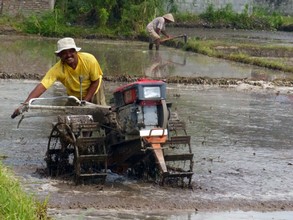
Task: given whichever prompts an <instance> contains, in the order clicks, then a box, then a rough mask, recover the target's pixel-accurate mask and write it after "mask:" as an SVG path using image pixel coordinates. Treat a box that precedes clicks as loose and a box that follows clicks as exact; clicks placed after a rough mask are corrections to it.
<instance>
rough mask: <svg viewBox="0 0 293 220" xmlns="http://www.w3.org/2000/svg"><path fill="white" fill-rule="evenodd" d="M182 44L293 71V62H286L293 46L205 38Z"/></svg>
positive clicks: (217, 54)
mask: <svg viewBox="0 0 293 220" xmlns="http://www.w3.org/2000/svg"><path fill="white" fill-rule="evenodd" d="M182 46H183V48H184V49H185V50H187V51H193V52H196V53H201V54H205V55H207V56H211V57H218V58H222V59H227V60H232V61H236V62H241V63H246V64H252V65H256V66H261V67H266V68H270V69H276V70H281V71H285V72H292V73H293V65H292V63H289V64H287V63H285V62H284V61H285V58H289V57H292V56H293V48H291V47H289V48H288V47H282V46H267V45H260V44H252V43H250V44H245V43H237V42H227V41H225V42H224V41H213V40H204V39H203V40H202V39H190V40H188V42H187V44H186V45H182ZM276 54H279V55H278V57H275V55H276Z"/></svg>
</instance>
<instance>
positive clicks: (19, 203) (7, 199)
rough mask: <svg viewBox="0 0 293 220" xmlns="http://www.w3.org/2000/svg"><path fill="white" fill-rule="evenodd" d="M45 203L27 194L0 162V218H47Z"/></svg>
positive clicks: (32, 219) (26, 219) (8, 219)
mask: <svg viewBox="0 0 293 220" xmlns="http://www.w3.org/2000/svg"><path fill="white" fill-rule="evenodd" d="M46 205H47V204H46V202H44V203H40V202H39V201H36V200H35V199H34V198H33V196H29V195H27V194H26V193H25V192H24V191H23V190H22V189H21V186H20V184H19V182H18V180H17V179H16V178H15V177H14V176H13V174H12V173H11V171H10V170H8V169H7V168H6V167H4V166H3V165H2V163H0V219H6V220H20V219H23V220H34V219H35V220H37V219H48V218H47V214H46V210H47V207H46Z"/></svg>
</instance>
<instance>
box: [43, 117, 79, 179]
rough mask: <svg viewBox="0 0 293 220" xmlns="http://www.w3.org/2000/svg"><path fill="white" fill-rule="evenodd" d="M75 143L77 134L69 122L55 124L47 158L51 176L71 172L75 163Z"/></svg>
mask: <svg viewBox="0 0 293 220" xmlns="http://www.w3.org/2000/svg"><path fill="white" fill-rule="evenodd" d="M74 143H75V136H74V134H73V133H72V131H71V128H70V127H69V126H68V125H67V124H65V123H63V122H59V123H57V124H55V125H54V127H53V128H52V130H51V133H50V137H49V141H48V146H47V152H46V158H45V161H46V163H47V170H48V175H49V176H58V175H61V174H64V173H66V172H69V170H70V168H71V167H72V164H73V159H72V158H73V153H74ZM71 169H72V168H71Z"/></svg>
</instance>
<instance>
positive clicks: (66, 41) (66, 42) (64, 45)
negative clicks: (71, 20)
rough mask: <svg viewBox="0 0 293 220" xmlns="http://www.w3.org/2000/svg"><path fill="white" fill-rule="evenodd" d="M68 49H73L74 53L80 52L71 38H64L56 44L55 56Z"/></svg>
mask: <svg viewBox="0 0 293 220" xmlns="http://www.w3.org/2000/svg"><path fill="white" fill-rule="evenodd" d="M68 49H75V50H76V51H80V49H81V48H80V47H77V46H76V44H75V42H74V40H73V38H71V37H65V38H62V39H60V40H58V42H57V50H56V51H55V53H56V54H58V53H60V52H61V51H62V50H68Z"/></svg>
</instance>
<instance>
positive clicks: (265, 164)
mask: <svg viewBox="0 0 293 220" xmlns="http://www.w3.org/2000/svg"><path fill="white" fill-rule="evenodd" d="M1 38H3V39H6V40H5V41H7V42H8V44H9V45H10V46H6V45H7V44H2V42H3V41H2V40H1V44H0V47H1V49H2V50H0V53H1V61H0V62H1V65H0V67H1V71H0V72H5V73H7V74H8V73H13V74H18V73H22V74H20V75H21V76H25V75H26V74H29V73H31V74H33V75H37V74H39V75H42V74H44V73H45V72H46V70H47V69H48V68H49V67H50V66H51V65H52V64H53V63H54V62H55V60H56V58H55V57H54V56H53V54H52V51H54V50H55V42H56V40H54V39H53V40H52V39H51V40H42V39H39V38H37V39H34V38H33V39H19V38H18V39H14V41H13V40H11V39H12V38H7V37H6V38H5V37H3V36H1ZM77 44H78V46H81V47H82V48H83V50H84V51H89V52H92V53H95V55H96V56H97V57H98V60H99V62H100V64H101V66H102V68H103V70H104V73H105V76H106V75H107V74H109V75H111V74H112V75H114V76H115V75H116V76H117V75H119V74H125V73H128V74H133V75H138V76H150V77H151V76H155V75H154V74H161V76H162V75H163V76H164V74H165V76H166V77H168V76H169V75H172V74H174V75H184V76H194V75H196V74H198V76H203V75H208V76H212V77H236V78H237V77H238V78H242V77H243V78H244V77H249V78H253V77H254V76H255V74H253V73H261V74H265V75H266V76H268V77H266V79H268V80H269V79H272V78H277V77H287V75H286V74H285V73H278V72H275V71H269V70H266V69H261V68H255V67H252V66H247V65H241V64H237V63H232V62H228V61H222V60H218V59H213V58H209V57H205V56H201V55H198V54H191V53H186V52H182V51H178V50H175V49H170V48H165V47H162V48H161V51H159V53H155V51H153V52H149V51H148V50H146V48H147V44H146V43H137V42H135V43H133V42H123V43H122V42H118V41H115V42H110V41H94V40H77ZM11 48H13V49H11ZM41 48H42V49H41ZM156 56H160V57H161V58H160V59H162V60H165V61H166V60H168V64H166V65H163V66H160V68H156V67H155V68H153V69H152V67H151V66H152V65H154V66H155V64H154V63H155V62H154V60H156V59H157V58H156ZM2 57H3V59H2ZM128 57H129V59H125V58H128ZM12 61H13V62H12ZM36 83H37V81H33V80H28V79H17V80H14V79H2V80H0V90H1V93H2V96H1V97H0V102H1V110H0V113H1V114H0V118H1V130H0V136H1V141H0V155H3V156H5V157H6V158H5V159H4V160H3V162H4V164H5V165H8V166H10V167H12V168H13V170H14V171H15V173H16V175H17V176H18V177H19V178H20V180H21V182H22V185H23V187H24V188H25V189H26V190H28V191H29V192H33V193H34V194H35V195H36V196H37V197H39V198H40V199H45V198H48V200H49V205H48V206H49V213H50V214H51V215H52V216H53V217H54V218H56V219H288V220H289V219H290V217H291V216H292V214H293V213H292V211H293V180H292V176H293V147H292V145H293V137H292V135H291V134H292V124H293V117H292V116H293V112H292V107H293V88H275V87H273V86H260V87H258V86H248V85H245V84H239V85H236V86H235V85H234V86H225V87H216V86H204V85H183V84H168V85H167V99H168V101H171V102H172V103H173V107H172V108H173V109H174V110H175V109H176V110H177V112H178V114H179V116H181V118H182V119H184V121H185V122H186V123H187V127H188V133H189V134H190V135H191V136H192V141H191V142H192V148H193V152H194V154H195V164H194V173H195V174H194V176H193V179H192V187H193V189H192V190H191V189H181V188H170V187H162V186H159V185H156V184H151V183H142V182H140V181H134V180H130V179H128V178H127V177H124V176H118V175H116V174H113V173H109V175H108V177H107V181H106V185H105V186H104V188H103V189H102V190H101V189H100V188H98V187H97V186H95V185H80V186H75V185H74V184H73V183H72V182H70V181H65V180H64V181H61V180H55V179H50V178H48V177H46V176H44V175H42V173H41V171H42V170H43V169H44V168H45V161H44V156H45V152H46V148H47V141H48V135H49V134H50V130H51V123H52V122H53V121H54V120H55V119H56V118H55V116H53V117H45V118H44V117H33V118H27V119H24V121H22V123H21V124H20V127H19V128H17V123H18V120H19V118H16V119H14V120H12V119H10V115H11V113H12V112H13V110H14V109H15V108H16V107H17V106H18V105H19V103H21V102H22V101H23V100H24V99H25V98H26V97H27V95H28V93H29V92H30V91H31V89H32V88H33V87H34V86H35V85H36ZM121 84H122V83H119V82H106V90H107V98H110V97H111V93H112V92H113V91H114V89H115V88H116V87H117V86H120V85H121ZM62 92H63V87H62V86H61V85H59V84H56V85H55V86H54V87H53V88H51V89H50V90H48V91H47V93H46V94H45V95H44V96H46V97H51V96H56V95H60V94H62Z"/></svg>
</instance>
